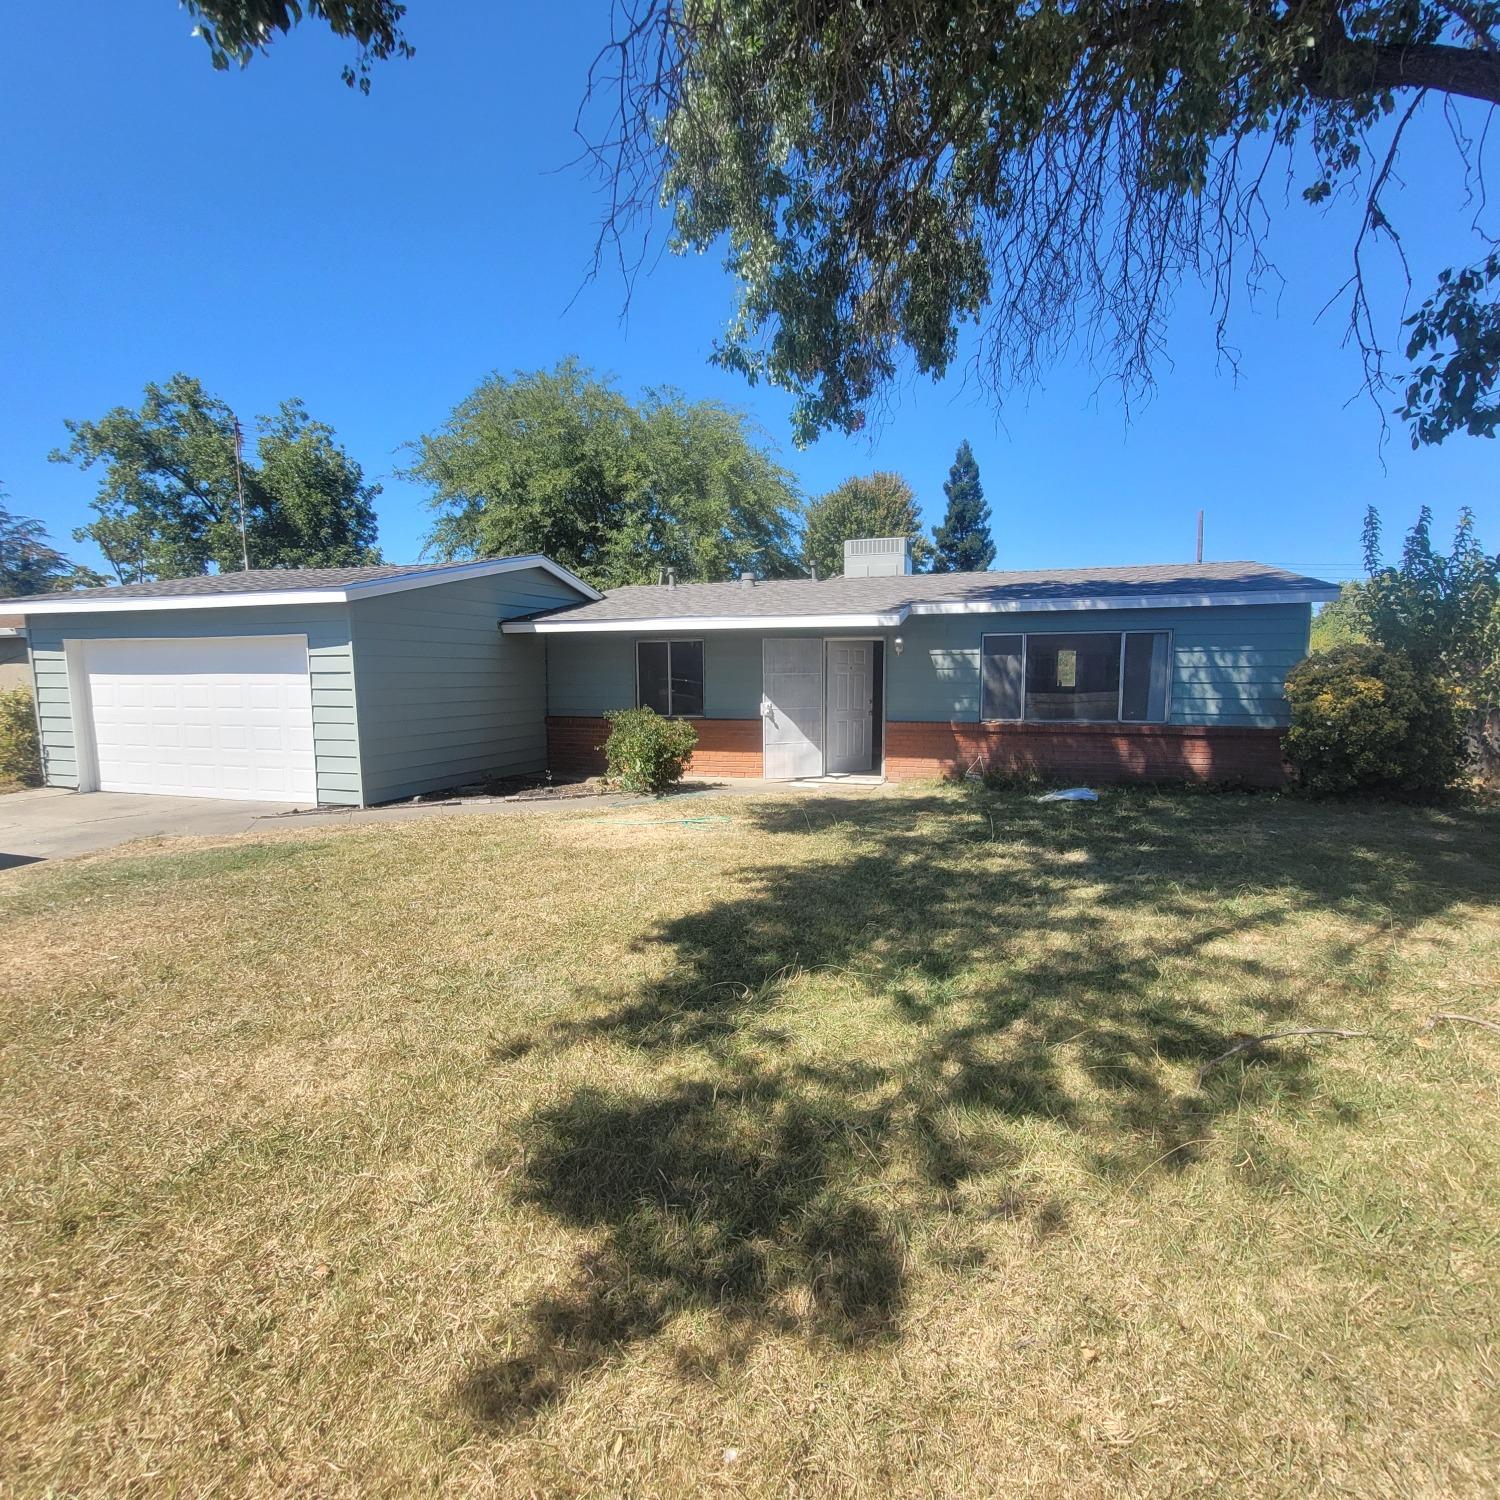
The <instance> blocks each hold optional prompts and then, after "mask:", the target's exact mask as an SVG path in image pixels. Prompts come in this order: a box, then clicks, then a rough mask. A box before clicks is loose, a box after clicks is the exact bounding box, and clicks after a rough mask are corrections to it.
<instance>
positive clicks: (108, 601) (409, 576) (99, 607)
mask: <svg viewBox="0 0 1500 1500" xmlns="http://www.w3.org/2000/svg"><path fill="white" fill-rule="evenodd" d="M526 568H540V569H541V570H542V571H543V572H546V573H550V574H552V576H553V577H555V578H557V579H559V580H560V581H561V582H563V583H566V584H567V585H568V586H569V587H571V588H575V589H577V590H578V592H579V593H580V594H582V595H583V596H584V598H586V599H589V600H598V599H602V598H603V597H604V596H603V595H602V594H601V593H600V592H599V591H598V589H596V588H594V587H593V586H592V585H591V584H587V583H585V582H584V581H583V579H581V578H579V577H578V576H577V575H576V574H574V573H572V572H570V571H569V570H568V569H567V568H565V567H563V566H562V564H561V563H555V562H553V561H552V559H551V558H550V557H543V556H541V555H540V554H539V553H529V554H527V555H526V556H524V557H503V558H492V559H490V560H488V561H485V562H474V563H455V564H454V565H453V566H452V567H451V568H433V569H428V570H427V571H425V572H421V573H406V574H398V575H397V576H396V577H394V578H372V579H369V580H368V581H366V582H363V583H359V582H355V583H348V584H342V585H339V586H337V587H332V588H313V589H308V588H304V589H298V588H287V589H265V590H262V591H261V592H258V593H241V594H236V593H220V594H214V593H207V594H132V595H129V596H127V597H125V598H114V599H112V598H110V597H109V596H108V595H96V596H95V597H93V598H90V599H81V598H78V597H77V596H75V595H71V594H48V595H45V596H40V597H39V598H38V599H36V600H31V599H15V600H8V601H6V605H5V607H6V609H7V610H10V611H13V612H14V613H16V614H20V615H24V616H26V617H27V618H30V617H31V616H33V615H92V614H134V613H140V612H144V611H153V612H154V611H159V610H174V609H268V608H270V607H272V606H274V605H288V604H289V605H298V606H300V605H309V604H353V603H356V602H358V601H359V600H361V599H376V598H379V597H380V596H381V595H384V594H400V593H405V592H406V591H408V590H410V589H420V588H431V587H433V586H435V585H437V584H440V583H458V582H461V581H462V580H464V579H466V578H488V577H491V576H493V575H494V574H497V573H514V572H519V571H521V570H523V569H526Z"/></svg>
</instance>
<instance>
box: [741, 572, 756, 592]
mask: <svg viewBox="0 0 1500 1500" xmlns="http://www.w3.org/2000/svg"><path fill="white" fill-rule="evenodd" d="M740 587H741V588H742V589H753V588H754V587H755V574H754V573H741V574H740Z"/></svg>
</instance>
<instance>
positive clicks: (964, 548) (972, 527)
mask: <svg viewBox="0 0 1500 1500" xmlns="http://www.w3.org/2000/svg"><path fill="white" fill-rule="evenodd" d="M943 493H944V494H945V495H946V496H947V497H948V513H947V514H946V515H945V516H944V517H943V524H942V525H941V526H939V527H938V529H937V530H936V531H935V532H933V534H932V540H933V542H934V544H935V546H934V550H933V557H932V571H933V572H934V573H982V572H984V571H985V569H986V568H989V567H991V566H992V565H993V564H994V561H995V543H994V541H993V540H992V539H991V537H990V508H989V506H988V505H986V504H985V503H984V490H983V488H982V487H981V486H980V483H979V465H978V464H977V463H976V462H975V461H974V450H973V449H972V448H971V447H970V446H969V440H968V439H967V438H965V439H964V440H963V442H961V443H960V444H959V445H958V454H957V456H956V457H955V458H954V460H953V467H952V468H951V469H949V470H948V479H947V482H946V483H945V484H944V485H943Z"/></svg>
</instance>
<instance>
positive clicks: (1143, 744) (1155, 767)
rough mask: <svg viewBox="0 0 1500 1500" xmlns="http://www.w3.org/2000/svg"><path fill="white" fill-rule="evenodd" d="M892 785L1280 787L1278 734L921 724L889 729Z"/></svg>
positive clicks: (1207, 728) (1199, 727)
mask: <svg viewBox="0 0 1500 1500" xmlns="http://www.w3.org/2000/svg"><path fill="white" fill-rule="evenodd" d="M885 742H886V750H885V774H886V777H887V779H888V780H890V781H917V780H923V779H928V780H930V779H931V778H933V777H935V776H954V775H962V774H963V772H964V771H966V770H967V769H968V768H969V767H970V766H971V765H973V764H974V763H975V762H976V761H977V762H979V769H980V770H981V771H985V770H989V771H996V772H1003V773H1020V774H1025V773H1029V772H1035V773H1036V774H1037V775H1040V776H1045V777H1047V778H1048V779H1049V780H1051V779H1054V778H1057V777H1067V778H1074V777H1076V778H1077V779H1078V780H1080V781H1097V782H1111V781H1233V782H1239V783H1242V784H1244V785H1246V786H1280V785H1281V784H1282V782H1283V781H1284V780H1285V779H1286V772H1285V768H1284V766H1283V764H1282V758H1281V731H1280V730H1279V729H1249V728H1246V729H1239V728H1230V727H1225V726H1219V725H1209V724H973V723H948V724H917V723H910V722H907V723H901V722H895V723H888V724H887V725H886V726H885Z"/></svg>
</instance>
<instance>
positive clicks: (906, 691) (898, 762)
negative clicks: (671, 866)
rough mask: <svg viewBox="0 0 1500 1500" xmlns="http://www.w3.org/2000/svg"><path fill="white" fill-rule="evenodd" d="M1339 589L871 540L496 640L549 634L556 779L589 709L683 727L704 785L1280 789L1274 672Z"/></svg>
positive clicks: (533, 622) (580, 611)
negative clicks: (936, 554)
mask: <svg viewBox="0 0 1500 1500" xmlns="http://www.w3.org/2000/svg"><path fill="white" fill-rule="evenodd" d="M1337 594H1338V590H1337V588H1336V587H1335V586H1334V585H1332V584H1328V583H1324V582H1322V581H1320V580H1318V579H1314V578H1304V577H1301V576H1299V575H1296V574H1292V573H1286V572H1283V571H1281V570H1280V569H1277V568H1270V567H1266V566H1264V565H1263V564H1260V563H1248V562H1247V563H1200V564H1196V565H1159V566H1151V567H1135V568H1089V569H1062V570H1056V571H1043V572H1026V573H947V574H942V573H938V574H931V573H929V574H918V575H913V573H912V571H911V558H910V552H909V548H908V545H907V543H906V542H905V541H904V540H903V539H900V538H895V539H889V538H872V539H864V540H860V541H852V542H849V543H847V544H846V545H845V559H844V574H843V576H842V577H839V578H830V579H826V580H814V579H798V580H792V581H786V582H776V581H767V582H761V581H756V580H753V579H750V578H744V579H741V580H740V581H738V582H733V583H691V584H682V585H679V586H676V587H674V586H672V585H671V584H670V583H667V584H665V585H660V586H656V585H653V586H648V587H639V588H624V589H617V590H613V591H611V592H610V593H609V594H607V595H606V596H605V597H604V598H602V599H597V600H592V601H589V602H587V603H577V604H573V605H569V606H567V607H564V608H561V609H557V610H554V611H551V612H549V613H547V614H543V615H537V616H533V617H531V618H529V619H528V618H517V619H514V620H509V621H507V622H506V624H505V626H504V627H503V628H504V631H505V632H506V633H507V634H509V635H514V636H517V637H520V636H523V635H540V636H542V637H543V638H544V639H545V640H546V642H547V715H548V716H547V740H548V764H549V765H550V766H551V768H552V770H553V771H554V772H558V773H570V772H572V773H576V772H585V771H595V770H598V769H599V767H600V764H601V757H600V753H599V751H598V748H597V747H598V746H599V745H600V744H601V743H602V741H603V739H604V732H605V725H604V722H603V720H602V718H601V715H602V714H603V713H604V712H605V711H606V710H608V709H611V708H619V707H622V706H625V705H628V704H631V703H637V702H639V703H648V704H650V705H651V706H652V707H653V708H656V709H658V710H659V711H661V712H664V713H675V714H681V715H684V716H687V717H691V718H692V719H693V720H694V722H695V724H696V727H697V730H698V749H697V751H696V752H695V754H694V757H693V761H692V769H693V770H694V771H696V772H699V773H705V774H710V775H713V774H720V775H749V776H761V775H764V776H767V777H772V778H776V779H783V778H792V777H810V776H820V775H841V774H853V775H858V774H870V775H884V776H885V777H886V778H887V779H889V780H906V779H912V778H920V777H932V776H939V775H953V774H962V773H963V772H965V771H966V770H968V769H969V768H977V769H981V770H992V771H1001V772H1029V771H1035V772H1038V773H1041V774H1043V775H1047V776H1063V777H1068V778H1079V779H1087V780H1093V781H1123V780H1146V781H1150V780H1183V779H1188V780H1233V781H1238V782H1244V783H1248V784H1254V785H1275V784H1277V783H1279V782H1280V781H1281V779H1282V760H1281V730H1282V728H1283V726H1284V725H1285V723H1286V718H1287V707H1286V699H1285V694H1284V691H1283V688H1284V683H1285V679H1286V674H1287V672H1288V671H1289V670H1290V669H1291V668H1292V667H1293V666H1295V665H1296V663H1297V662H1299V661H1300V660H1301V659H1302V658H1303V657H1304V656H1305V655H1306V654H1307V642H1308V629H1309V625H1310V622H1311V614H1312V605H1313V604H1314V603H1317V602H1321V601H1327V600H1331V599H1333V598H1335V597H1337Z"/></svg>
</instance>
